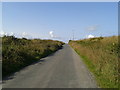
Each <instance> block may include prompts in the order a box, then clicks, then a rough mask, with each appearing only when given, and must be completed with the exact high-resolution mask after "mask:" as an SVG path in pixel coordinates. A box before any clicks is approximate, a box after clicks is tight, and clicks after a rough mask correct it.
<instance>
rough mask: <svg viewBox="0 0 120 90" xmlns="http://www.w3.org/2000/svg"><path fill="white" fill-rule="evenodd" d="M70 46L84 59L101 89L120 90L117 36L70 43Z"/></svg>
mask: <svg viewBox="0 0 120 90" xmlns="http://www.w3.org/2000/svg"><path fill="white" fill-rule="evenodd" d="M69 44H70V45H71V47H72V48H73V49H74V50H75V51H76V52H77V53H78V54H79V55H80V57H82V58H83V61H84V62H85V64H86V65H87V67H88V68H89V70H90V71H91V72H92V73H93V74H94V76H95V78H96V80H97V82H98V85H99V86H100V87H101V88H119V84H120V82H119V75H120V73H119V71H118V70H120V68H119V66H118V64H119V62H118V59H119V58H118V51H119V48H120V46H119V45H118V37H117V36H113V37H98V38H91V39H84V40H77V41H70V42H69Z"/></svg>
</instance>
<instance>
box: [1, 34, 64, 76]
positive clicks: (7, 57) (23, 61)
mask: <svg viewBox="0 0 120 90" xmlns="http://www.w3.org/2000/svg"><path fill="white" fill-rule="evenodd" d="M63 44H64V43H63V42H60V41H53V40H40V39H33V40H28V39H26V38H22V39H19V38H15V37H14V36H4V37H2V64H3V65H2V70H3V72H2V75H3V77H4V76H6V75H9V74H10V73H13V72H15V71H18V70H20V69H21V68H23V67H25V66H27V65H29V64H32V63H33V62H36V61H37V60H39V59H41V58H43V57H45V56H47V55H49V54H51V53H53V52H55V51H57V50H58V49H60V48H61V47H62V45H63Z"/></svg>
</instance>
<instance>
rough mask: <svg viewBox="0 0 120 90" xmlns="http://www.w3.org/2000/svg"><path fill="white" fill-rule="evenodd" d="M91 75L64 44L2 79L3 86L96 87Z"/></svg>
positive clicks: (79, 59)
mask: <svg viewBox="0 0 120 90" xmlns="http://www.w3.org/2000/svg"><path fill="white" fill-rule="evenodd" d="M97 87H98V86H97V85H96V81H95V79H94V77H93V75H92V74H91V73H90V72H89V71H88V69H87V68H86V66H85V65H84V63H83V62H82V60H81V58H80V57H79V56H78V55H77V54H76V52H75V51H74V50H73V49H72V48H71V47H70V46H69V45H67V44H66V45H64V46H63V48H62V49H60V50H58V51H57V52H56V53H54V54H52V55H50V56H48V57H46V58H43V59H41V60H40V61H39V62H37V63H34V64H32V65H30V66H28V67H26V68H24V69H22V70H21V71H19V72H16V73H15V74H14V75H13V76H11V77H9V79H8V80H5V81H3V88H97Z"/></svg>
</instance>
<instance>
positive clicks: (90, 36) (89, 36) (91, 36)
mask: <svg viewBox="0 0 120 90" xmlns="http://www.w3.org/2000/svg"><path fill="white" fill-rule="evenodd" d="M94 37H95V36H93V35H91V34H90V35H88V36H87V38H94Z"/></svg>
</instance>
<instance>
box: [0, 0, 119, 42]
mask: <svg viewBox="0 0 120 90" xmlns="http://www.w3.org/2000/svg"><path fill="white" fill-rule="evenodd" d="M0 5H1V4H0ZM0 33H1V34H6V35H14V36H16V37H26V38H40V39H53V40H60V41H64V42H67V41H69V40H70V39H74V40H79V39H84V38H90V37H99V36H113V35H118V3H117V2H2V30H1V31H0Z"/></svg>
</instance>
